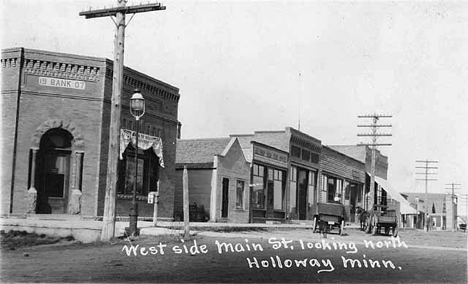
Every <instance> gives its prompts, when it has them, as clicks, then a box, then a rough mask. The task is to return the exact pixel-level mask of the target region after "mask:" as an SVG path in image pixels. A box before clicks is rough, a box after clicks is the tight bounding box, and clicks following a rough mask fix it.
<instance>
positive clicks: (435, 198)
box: [404, 192, 457, 230]
mask: <svg viewBox="0 0 468 284" xmlns="http://www.w3.org/2000/svg"><path fill="white" fill-rule="evenodd" d="M404 194H405V195H406V196H408V198H407V199H408V201H409V202H410V203H412V204H417V205H418V208H417V209H418V210H420V211H422V213H423V215H422V218H420V219H421V220H417V219H416V218H415V220H413V221H412V222H413V223H414V224H418V223H419V224H420V225H422V226H420V229H422V228H423V226H424V221H425V220H426V218H424V214H425V213H426V206H427V213H428V217H429V218H428V220H429V222H430V223H429V226H430V227H431V228H432V229H434V230H456V228H457V221H456V220H457V202H456V196H452V195H451V194H444V193H428V194H427V197H426V194H425V193H424V192H417V193H415V192H405V193H404Z"/></svg>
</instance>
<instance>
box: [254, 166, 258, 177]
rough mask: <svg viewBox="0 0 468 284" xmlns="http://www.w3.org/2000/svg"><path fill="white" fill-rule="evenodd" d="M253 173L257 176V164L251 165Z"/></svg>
mask: <svg viewBox="0 0 468 284" xmlns="http://www.w3.org/2000/svg"><path fill="white" fill-rule="evenodd" d="M253 174H254V176H258V165H253Z"/></svg>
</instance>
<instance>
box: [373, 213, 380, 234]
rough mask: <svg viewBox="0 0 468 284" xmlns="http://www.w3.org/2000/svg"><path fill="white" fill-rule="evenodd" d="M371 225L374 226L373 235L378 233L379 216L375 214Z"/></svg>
mask: <svg viewBox="0 0 468 284" xmlns="http://www.w3.org/2000/svg"><path fill="white" fill-rule="evenodd" d="M371 226H372V229H371V231H372V235H377V231H378V229H379V228H378V226H377V216H375V215H373V216H372V220H371Z"/></svg>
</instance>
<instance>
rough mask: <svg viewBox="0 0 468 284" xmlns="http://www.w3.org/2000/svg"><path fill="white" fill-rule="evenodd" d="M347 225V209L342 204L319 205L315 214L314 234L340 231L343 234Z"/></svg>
mask: <svg viewBox="0 0 468 284" xmlns="http://www.w3.org/2000/svg"><path fill="white" fill-rule="evenodd" d="M344 224H345V209H344V206H343V204H341V203H317V206H316V211H315V214H314V233H315V232H316V231H317V230H318V231H319V232H320V233H325V234H326V233H328V232H330V231H332V230H333V229H338V233H339V234H340V235H341V234H343V229H344Z"/></svg>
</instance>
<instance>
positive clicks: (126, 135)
mask: <svg viewBox="0 0 468 284" xmlns="http://www.w3.org/2000/svg"><path fill="white" fill-rule="evenodd" d="M135 134H136V133H135V131H132V130H128V129H120V160H122V159H123V153H124V152H125V149H126V148H127V146H128V144H130V143H132V145H133V147H135V144H136V135H135ZM138 148H139V149H142V150H148V149H149V148H152V149H153V151H154V153H155V154H156V156H158V158H159V165H160V166H161V167H162V168H164V159H163V143H162V140H161V138H159V137H155V136H150V135H146V134H143V133H138Z"/></svg>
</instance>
